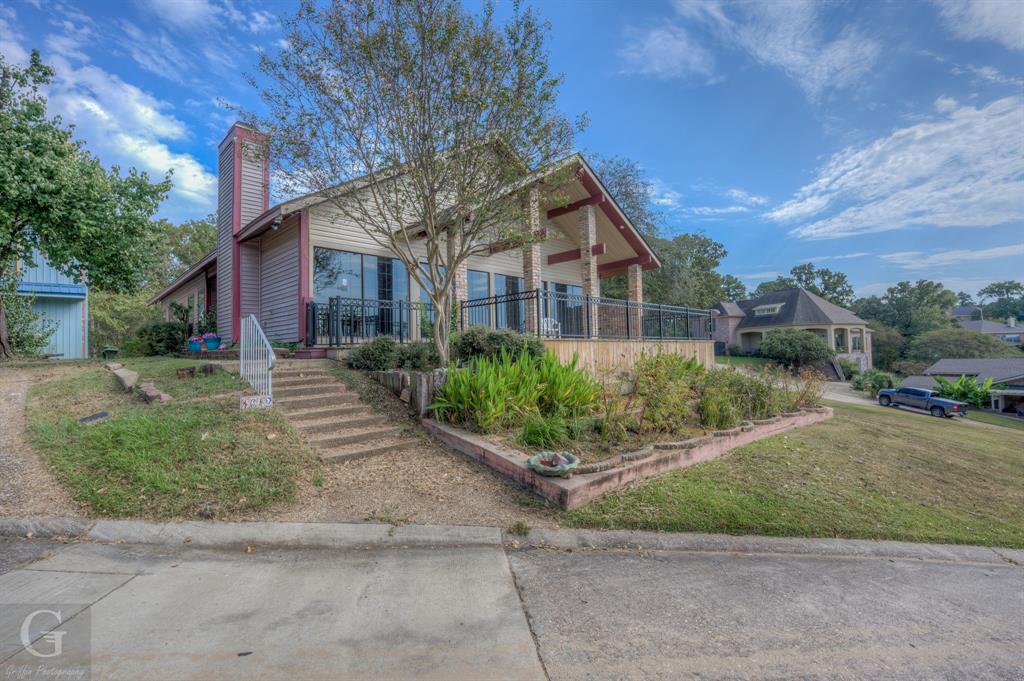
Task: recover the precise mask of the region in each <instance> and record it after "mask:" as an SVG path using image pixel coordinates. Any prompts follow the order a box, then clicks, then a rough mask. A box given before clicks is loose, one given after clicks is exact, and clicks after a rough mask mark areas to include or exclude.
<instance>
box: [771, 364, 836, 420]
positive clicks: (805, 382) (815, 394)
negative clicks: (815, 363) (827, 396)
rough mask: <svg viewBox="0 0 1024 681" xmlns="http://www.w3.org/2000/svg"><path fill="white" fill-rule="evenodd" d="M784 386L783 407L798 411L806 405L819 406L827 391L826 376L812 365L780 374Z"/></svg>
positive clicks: (782, 386)
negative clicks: (811, 366) (793, 371)
mask: <svg viewBox="0 0 1024 681" xmlns="http://www.w3.org/2000/svg"><path fill="white" fill-rule="evenodd" d="M780 376H781V378H782V380H781V388H782V393H781V394H782V402H781V407H782V408H783V409H784V410H785V411H796V410H797V409H804V408H806V407H818V406H820V405H821V398H822V396H823V395H824V393H825V376H824V375H823V374H821V373H819V372H817V371H815V370H814V369H812V368H810V367H803V368H801V369H800V370H799V371H798V372H797V373H796V374H790V373H785V374H780Z"/></svg>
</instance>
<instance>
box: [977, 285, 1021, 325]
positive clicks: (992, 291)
mask: <svg viewBox="0 0 1024 681" xmlns="http://www.w3.org/2000/svg"><path fill="white" fill-rule="evenodd" d="M978 298H980V299H981V300H982V301H986V302H985V305H984V310H985V319H1008V318H1010V317H1013V318H1015V319H1016V320H1017V324H1018V325H1020V324H1021V323H1022V322H1024V283H1022V282H1019V281H1014V280H1012V279H1011V280H1008V281H997V282H993V283H991V284H989V285H988V286H986V287H985V288H983V289H981V290H980V291H978Z"/></svg>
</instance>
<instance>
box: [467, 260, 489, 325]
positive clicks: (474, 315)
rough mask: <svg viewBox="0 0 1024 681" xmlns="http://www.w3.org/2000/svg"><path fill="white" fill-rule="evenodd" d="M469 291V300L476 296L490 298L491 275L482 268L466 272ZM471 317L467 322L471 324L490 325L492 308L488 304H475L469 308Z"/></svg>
mask: <svg viewBox="0 0 1024 681" xmlns="http://www.w3.org/2000/svg"><path fill="white" fill-rule="evenodd" d="M466 284H467V289H468V290H467V291H466V297H467V298H468V299H469V300H473V299H476V298H488V297H490V295H491V276H490V275H489V274H487V272H481V271H480V270H469V271H468V272H467V273H466ZM467 312H468V314H469V319H467V320H466V323H467V324H469V325H470V326H490V325H491V310H490V308H489V307H488V306H487V305H480V306H478V307H477V306H473V307H470V308H468V310H467Z"/></svg>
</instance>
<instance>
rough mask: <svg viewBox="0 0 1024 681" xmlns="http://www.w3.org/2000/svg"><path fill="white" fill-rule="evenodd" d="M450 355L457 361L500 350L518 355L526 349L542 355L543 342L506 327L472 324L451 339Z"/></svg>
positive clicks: (532, 354) (499, 351) (487, 354)
mask: <svg viewBox="0 0 1024 681" xmlns="http://www.w3.org/2000/svg"><path fill="white" fill-rule="evenodd" d="M451 347H452V357H453V359H455V360H456V361H457V362H468V361H469V360H471V359H473V358H475V357H497V356H498V355H500V354H501V352H502V351H505V352H508V353H509V354H511V355H513V356H514V355H518V354H519V352H520V350H526V352H527V353H528V354H529V355H530V356H531V357H543V356H544V351H545V348H544V342H543V341H542V340H541V339H540V338H538V337H536V336H531V335H528V334H522V333H516V332H515V331H509V330H507V329H489V328H487V327H486V326H473V327H470V328H468V329H466V330H465V331H463V332H462V333H459V334H456V335H455V337H454V338H453V339H452V346H451Z"/></svg>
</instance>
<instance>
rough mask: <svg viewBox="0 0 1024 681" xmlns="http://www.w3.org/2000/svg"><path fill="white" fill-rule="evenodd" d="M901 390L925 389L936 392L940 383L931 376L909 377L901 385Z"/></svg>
mask: <svg viewBox="0 0 1024 681" xmlns="http://www.w3.org/2000/svg"><path fill="white" fill-rule="evenodd" d="M900 387H901V388H924V389H925V390H936V389H937V388H938V387H939V382H938V381H936V380H935V379H934V378H932V377H931V376H907V377H906V378H904V379H903V381H902V382H901V383H900Z"/></svg>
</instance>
